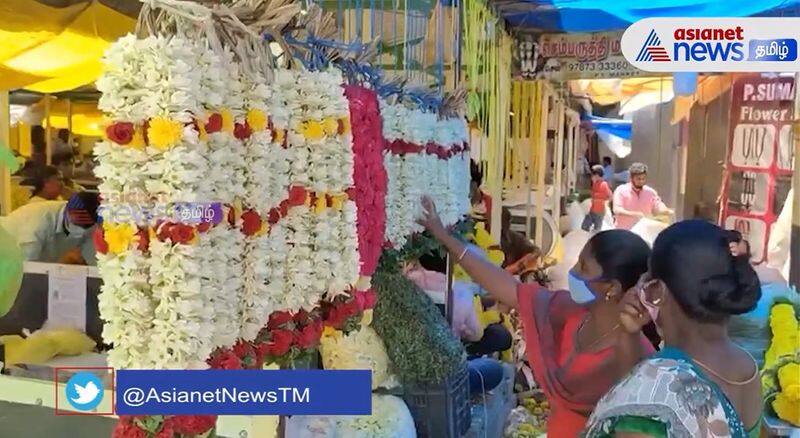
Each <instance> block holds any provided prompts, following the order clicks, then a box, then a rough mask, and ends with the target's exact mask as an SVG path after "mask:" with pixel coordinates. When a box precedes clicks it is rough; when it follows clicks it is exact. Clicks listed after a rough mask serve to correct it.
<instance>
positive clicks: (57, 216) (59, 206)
mask: <svg viewBox="0 0 800 438" xmlns="http://www.w3.org/2000/svg"><path fill="white" fill-rule="evenodd" d="M98 205H99V199H98V196H97V194H96V193H89V192H80V193H76V194H75V195H73V196H72V197H71V198H70V199H69V201H66V202H65V201H42V202H35V203H32V204H28V205H24V206H22V207H20V208H18V209H16V210H14V211H13V212H11V214H9V215H8V216H4V217H0V226H2V227H3V229H5V230H6V231H7V232H8V233H9V234H10V235H11V236H13V237H14V238H16V240H17V244H18V245H19V247H20V248H21V249H22V252H23V254H24V256H25V260H28V261H36V262H47V263H59V262H67V261H68V260H67V257H69V255H70V253H71V252H73V251H74V250H76V249H79V250H80V253H81V256H82V257H83V262H84V263H85V264H89V265H94V264H95V263H96V259H95V250H94V244H93V242H92V231H93V227H94V226H95V224H96V223H97V207H98Z"/></svg>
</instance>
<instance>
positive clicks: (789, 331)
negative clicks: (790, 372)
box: [764, 303, 800, 368]
mask: <svg viewBox="0 0 800 438" xmlns="http://www.w3.org/2000/svg"><path fill="white" fill-rule="evenodd" d="M769 323H770V327H771V329H772V342H771V343H770V346H769V349H768V350H767V352H766V354H765V355H764V361H765V368H769V367H771V366H773V365H775V363H776V362H777V361H778V360H779V359H780V358H781V357H784V356H792V355H794V354H796V353H797V352H798V350H800V334H798V322H797V318H796V316H795V313H794V307H792V305H791V304H785V303H782V304H776V305H774V306H772V310H771V311H770V318H769Z"/></svg>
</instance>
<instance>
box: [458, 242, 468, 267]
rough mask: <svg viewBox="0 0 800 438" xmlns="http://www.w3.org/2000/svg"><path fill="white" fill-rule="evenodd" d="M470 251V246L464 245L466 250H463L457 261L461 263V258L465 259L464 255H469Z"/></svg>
mask: <svg viewBox="0 0 800 438" xmlns="http://www.w3.org/2000/svg"><path fill="white" fill-rule="evenodd" d="M468 251H469V247H468V246H465V247H464V251H461V255H460V256H458V258H457V259H456V263H461V260H464V256H465V255H467V252H468Z"/></svg>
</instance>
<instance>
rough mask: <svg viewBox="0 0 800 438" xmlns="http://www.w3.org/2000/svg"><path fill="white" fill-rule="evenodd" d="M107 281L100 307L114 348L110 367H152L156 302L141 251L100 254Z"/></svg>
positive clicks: (99, 263)
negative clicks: (150, 352)
mask: <svg viewBox="0 0 800 438" xmlns="http://www.w3.org/2000/svg"><path fill="white" fill-rule="evenodd" d="M97 267H98V269H99V270H100V275H101V276H102V278H103V285H102V287H101V293H100V295H99V296H98V307H99V309H100V314H101V315H102V316H103V319H104V321H105V324H104V325H103V339H104V340H105V342H107V343H109V344H113V345H114V349H112V350H111V351H109V353H108V364H109V366H111V367H114V368H139V369H147V368H152V367H153V364H152V362H151V361H150V359H149V356H150V355H149V351H150V347H151V342H152V340H151V339H150V331H151V329H152V326H153V309H154V303H153V300H152V294H151V291H150V285H149V283H148V269H147V268H148V266H147V264H146V260H145V256H144V254H142V252H141V251H138V250H135V249H132V250H128V251H126V252H124V253H122V254H97Z"/></svg>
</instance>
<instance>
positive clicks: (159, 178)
mask: <svg viewBox="0 0 800 438" xmlns="http://www.w3.org/2000/svg"><path fill="white" fill-rule="evenodd" d="M202 54H203V52H202V50H201V46H199V45H198V44H196V43H194V42H193V41H191V40H189V39H187V38H184V37H179V36H174V37H160V36H159V37H155V36H152V37H148V38H145V39H141V40H140V39H136V38H135V37H134V36H132V35H128V36H126V37H124V38H122V39H120V40H119V41H117V42H116V43H114V44H113V45H112V46H111V47H110V48H109V50H108V51H107V53H106V54H105V56H104V59H103V62H104V64H105V71H104V74H103V76H102V77H101V78H100V79H99V80H98V83H97V87H98V89H99V90H100V91H102V92H103V95H102V97H101V99H100V103H99V107H100V109H102V110H103V111H104V112H105V113H106V114H107V115H108V117H109V118H110V119H111V120H112V123H111V124H110V125H109V126H108V128H107V129H106V134H107V137H108V140H107V141H106V142H103V143H102V144H101V145H100V146H99V147H98V148H97V154H98V159H99V161H100V164H99V166H98V169H99V171H98V174H99V176H101V177H103V178H104V182H103V183H102V184H101V186H100V190H101V194H102V196H103V199H104V208H110V209H111V210H110V211H112V212H113V208H114V207H119V206H125V207H127V208H129V209H131V210H129V211H141V210H143V209H144V210H147V211H159V210H155V208H154V207H165V205H163V204H164V203H166V204H167V205H171V204H172V203H175V202H185V201H198V200H203V199H204V188H203V184H201V181H202V177H203V175H204V174H205V173H206V171H207V168H208V167H207V162H206V159H205V156H204V151H205V145H204V143H203V142H202V141H201V138H200V135H201V132H200V129H199V128H198V120H197V119H196V115H197V114H202V107H203V100H202V98H201V96H202V94H203V88H202V84H203V83H204V82H203V70H201V69H197V68H193V66H194V65H195V64H196V63H197V62H198V58H200V57H201V56H202ZM164 219H165V218H150V217H147V216H146V215H144V216H143V215H134V216H133V218H132V219H131V221H130V222H127V221H124V220H123V221H118V218H116V217H110V218H106V223H105V224H104V230H103V236H101V237H102V238H99V239H97V240H98V244H99V246H100V247H101V249H105V248H103V247H104V246H107V247H108V248H107V252H106V254H105V255H104V256H103V257H101V261H100V263H99V266H98V267H99V269H100V273H101V276H102V277H103V278H104V280H105V282H104V286H103V295H104V296H103V297H102V298H101V301H102V302H103V305H102V306H101V312H102V313H101V315H102V317H103V319H104V320H105V322H106V324H107V327H109V328H108V331H107V333H108V336H109V342H113V344H114V347H115V348H114V350H112V352H111V353H109V360H110V363H111V364H112V365H113V366H115V367H119V368H124V367H132V368H187V367H196V366H198V365H201V364H202V363H203V361H202V359H203V358H202V357H197V356H196V355H198V354H200V355H202V354H208V353H210V341H209V338H207V337H206V338H203V337H204V336H207V335H206V333H208V330H206V329H208V326H209V325H210V323H211V320H212V316H213V315H210V314H209V313H208V312H207V311H203V310H200V308H201V307H202V303H203V302H205V301H206V297H205V296H204V294H203V291H202V290H201V288H200V286H199V277H198V276H197V274H196V271H198V269H196V268H195V266H196V261H197V256H196V254H195V253H193V251H191V249H189V247H188V246H186V247H185V245H187V244H188V243H190V241H193V240H194V236H195V234H196V233H195V231H194V227H193V226H190V225H186V224H174V225H178V226H176V227H173V226H172V225H173V224H167V225H168V226H165V225H162V226H161V227H160V229H157V230H154V229H152V228H151V227H153V226H154V225H155V224H154V223H153V221H154V220H162V221H163V220H164ZM139 227H141V232H139V231H136V232H134V230H136V229H137V228H139ZM134 234H136V235H137V238H136V241H137V243H136V249H135V250H133V249H131V248H132V246H133V245H132V241H133V238H132V235H134ZM145 236H146V238H145ZM156 236H157V237H158V238H157V239H156V238H153V237H156ZM190 236H191V237H190ZM144 241H148V243H149V244H147V245H142V246H139V245H140V244H142V243H143V242H144ZM166 242H169V243H166ZM100 252H101V254H102V251H100ZM162 257H165V258H166V260H162V259H161V258H162ZM134 263H135V265H134ZM120 276H122V280H119V281H115V280H118V279H119V277H120ZM176 279H181V280H185V282H186V283H184V284H183V285H182V286H176V285H175V281H176ZM192 300H195V301H192ZM198 303H200V304H198ZM130 304H134V305H133V306H131V305H130ZM129 309H131V310H129ZM144 309H147V315H146V316H144V315H136V314H135V313H137V312H138V313H142V312H144ZM176 315H180V316H181V318H182V319H181V320H180V321H176V320H175V318H176ZM128 319H130V320H131V321H135V324H131V323H128V322H126V320H128ZM193 330H195V331H199V332H203V331H205V333H203V334H201V335H196V334H193V333H191V332H192V331H193ZM143 333H145V335H144V336H143ZM184 335H185V336H186V337H185V338H183V336H184ZM198 336H199V338H198ZM141 339H147V340H148V341H149V342H150V343H151V346H152V345H159V346H160V347H163V350H159V349H157V348H156V349H154V348H148V349H146V350H144V349H142V347H141V345H140V343H141ZM154 340H156V342H155V343H153V341H154ZM171 342H174V344H175V345H170V343H171ZM172 347H174V348H172ZM168 350H170V351H171V353H167V351H168ZM192 355H195V356H192Z"/></svg>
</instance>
